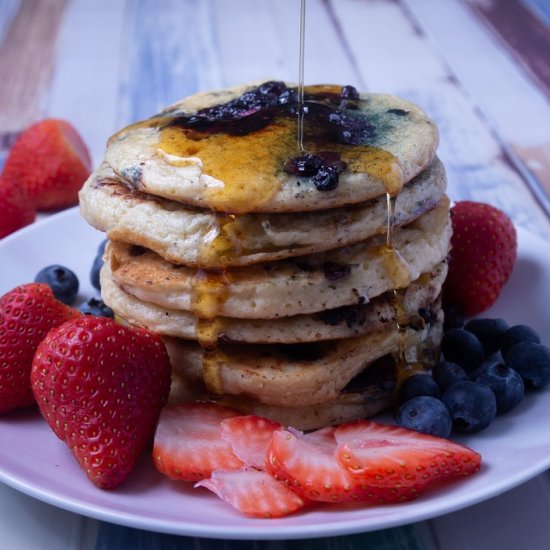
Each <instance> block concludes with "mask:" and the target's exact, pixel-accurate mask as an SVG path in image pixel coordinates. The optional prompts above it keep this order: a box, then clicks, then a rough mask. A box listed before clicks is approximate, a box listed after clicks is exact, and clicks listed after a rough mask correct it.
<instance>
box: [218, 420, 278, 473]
mask: <svg viewBox="0 0 550 550" xmlns="http://www.w3.org/2000/svg"><path fill="white" fill-rule="evenodd" d="M280 427H281V425H280V424H279V423H278V422H272V421H271V420H268V419H267V418H262V417H260V416H254V415H250V416H235V417H233V418H226V419H225V420H224V421H223V422H222V423H221V436H222V438H223V439H225V441H227V442H228V443H229V444H230V445H231V448H232V449H233V452H234V453H235V455H236V456H238V457H239V458H240V459H241V460H242V461H243V462H244V464H246V465H247V466H254V467H255V468H258V469H259V470H263V469H264V468H265V458H266V456H267V449H268V448H269V443H270V441H271V436H272V434H273V432H274V431H275V430H278V429H279V428H280Z"/></svg>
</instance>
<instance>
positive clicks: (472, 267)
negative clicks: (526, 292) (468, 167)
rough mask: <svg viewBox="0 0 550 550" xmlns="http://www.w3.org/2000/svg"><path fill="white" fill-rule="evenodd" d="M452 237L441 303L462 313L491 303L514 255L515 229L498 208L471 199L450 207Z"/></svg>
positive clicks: (506, 275)
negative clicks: (447, 272) (447, 271)
mask: <svg viewBox="0 0 550 550" xmlns="http://www.w3.org/2000/svg"><path fill="white" fill-rule="evenodd" d="M451 215H452V218H451V219H452V223H453V237H452V240H451V254H450V260H449V274H448V275H447V280H446V282H445V286H444V293H443V296H444V303H445V305H446V306H455V307H457V308H458V309H459V310H460V311H461V312H462V313H463V314H464V315H466V316H470V315H476V314H477V313H480V312H481V311H484V310H485V309H487V308H488V307H490V306H491V305H492V304H493V303H494V302H495V301H496V299H497V298H498V296H499V294H500V291H501V289H502V287H503V286H504V284H505V283H506V281H507V280H508V279H509V277H510V274H511V273H512V269H513V268H514V264H515V261H516V256H517V237H516V230H515V228H514V225H513V223H512V221H511V220H510V218H509V217H508V216H507V215H506V214H505V213H504V212H502V211H501V210H499V209H498V208H495V207H494V206H491V205H489V204H483V203H479V202H472V201H462V202H458V203H457V204H456V205H455V206H454V207H453V208H452V209H451Z"/></svg>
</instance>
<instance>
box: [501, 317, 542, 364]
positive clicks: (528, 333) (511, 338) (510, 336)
mask: <svg viewBox="0 0 550 550" xmlns="http://www.w3.org/2000/svg"><path fill="white" fill-rule="evenodd" d="M520 342H535V343H536V344H540V336H539V335H538V334H537V333H536V332H535V331H534V330H533V329H532V328H531V327H528V326H527V325H514V326H513V327H510V328H509V329H508V330H507V331H506V332H505V333H504V334H503V335H502V341H501V345H500V352H501V353H502V357H503V358H504V360H505V361H506V358H507V355H508V350H509V349H510V348H511V347H512V346H514V345H516V344H519V343H520Z"/></svg>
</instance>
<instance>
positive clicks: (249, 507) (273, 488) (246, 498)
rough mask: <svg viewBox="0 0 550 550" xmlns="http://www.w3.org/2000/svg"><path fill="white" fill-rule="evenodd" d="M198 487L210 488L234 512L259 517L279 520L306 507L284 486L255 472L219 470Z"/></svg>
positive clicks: (248, 470) (199, 483) (263, 474)
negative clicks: (237, 511)
mask: <svg viewBox="0 0 550 550" xmlns="http://www.w3.org/2000/svg"><path fill="white" fill-rule="evenodd" d="M195 487H206V488H207V489H210V490H211V491H212V492H214V493H216V495H218V497H220V498H221V499H222V500H224V501H225V502H227V503H228V504H230V505H231V506H233V508H236V509H237V510H239V511H240V512H243V513H244V514H248V515H250V516H255V517H261V518H278V517H281V516H286V515H288V514H292V513H293V512H296V511H297V510H300V509H301V508H303V507H304V506H305V502H304V500H303V499H302V498H300V497H299V496H298V495H297V494H296V493H294V492H293V491H291V490H290V489H289V488H288V487H287V486H286V485H285V484H284V483H281V482H280V481H277V480H276V479H274V478H273V477H271V476H270V475H269V474H267V473H265V472H261V471H259V470H255V469H253V468H247V469H243V470H217V471H215V472H213V473H212V477H211V478H210V479H205V480H203V481H199V482H198V483H196V484H195Z"/></svg>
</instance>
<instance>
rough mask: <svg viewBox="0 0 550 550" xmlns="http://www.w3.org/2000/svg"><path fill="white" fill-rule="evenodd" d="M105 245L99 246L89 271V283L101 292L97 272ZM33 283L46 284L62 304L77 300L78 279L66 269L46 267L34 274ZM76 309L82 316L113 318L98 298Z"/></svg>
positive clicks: (56, 266) (111, 313) (108, 309)
mask: <svg viewBox="0 0 550 550" xmlns="http://www.w3.org/2000/svg"><path fill="white" fill-rule="evenodd" d="M106 245H107V241H106V240H104V241H102V243H101V244H100V245H99V247H98V249H97V253H96V257H95V259H94V262H93V264H92V268H91V270H90V281H91V283H92V286H93V287H94V288H96V289H97V290H101V285H100V282H99V272H100V270H101V267H102V266H103V253H104V252H105V246H106ZM34 281H35V282H36V283H46V284H47V285H48V286H49V287H50V288H51V289H52V292H53V295H54V296H55V297H56V298H57V299H58V300H59V301H61V302H63V303H64V304H67V305H69V306H72V305H74V303H75V302H76V300H77V295H78V288H79V281H78V277H77V276H76V274H75V273H74V272H73V271H72V270H70V269H69V268H68V267H65V266H62V265H57V264H56V265H50V266H47V267H45V268H43V269H41V270H40V271H39V272H38V273H37V274H36V277H35V278H34ZM78 309H79V311H80V312H81V313H83V314H84V315H95V316H96V317H111V318H114V316H115V314H114V312H113V310H112V309H111V308H110V307H109V306H108V305H106V304H105V303H104V302H103V300H101V299H100V298H90V299H89V300H88V301H87V302H84V303H82V304H81V305H80V306H79V308H78Z"/></svg>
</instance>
